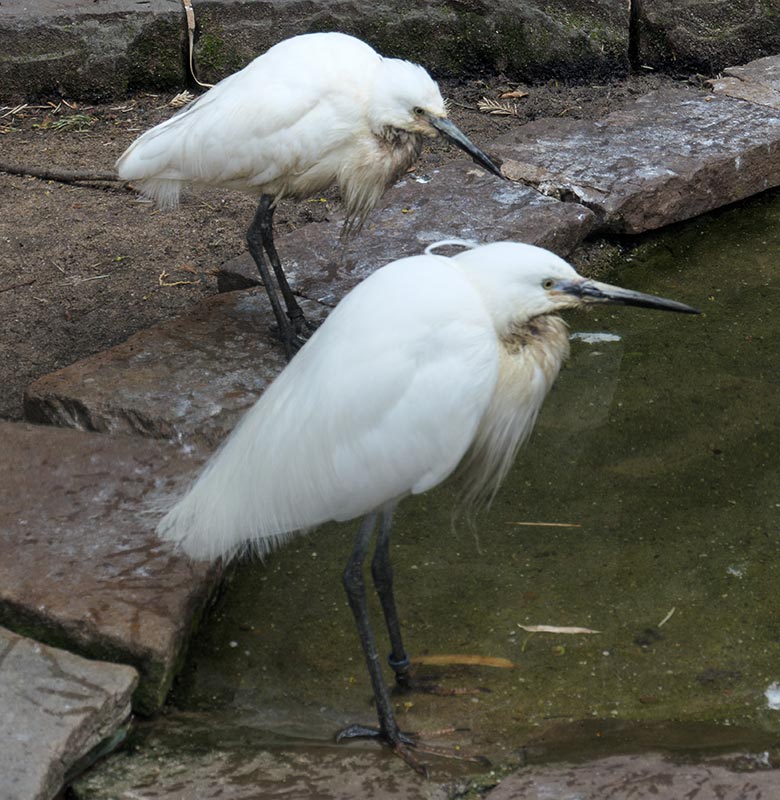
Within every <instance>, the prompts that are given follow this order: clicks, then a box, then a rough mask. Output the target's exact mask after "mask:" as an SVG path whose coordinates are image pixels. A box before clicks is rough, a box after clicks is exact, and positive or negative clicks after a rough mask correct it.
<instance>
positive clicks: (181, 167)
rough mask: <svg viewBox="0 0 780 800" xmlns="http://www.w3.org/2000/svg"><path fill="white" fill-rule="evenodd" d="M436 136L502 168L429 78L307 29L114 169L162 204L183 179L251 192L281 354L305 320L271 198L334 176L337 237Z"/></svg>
mask: <svg viewBox="0 0 780 800" xmlns="http://www.w3.org/2000/svg"><path fill="white" fill-rule="evenodd" d="M439 134H441V135H443V136H445V137H446V138H447V139H449V140H450V141H451V142H453V143H454V144H456V145H457V146H458V147H460V148H461V149H463V150H465V151H466V152H467V153H468V154H469V155H471V156H472V158H474V160H475V161H477V162H478V163H479V164H481V165H482V166H483V167H485V168H486V169H488V170H489V171H490V172H493V173H494V174H496V175H498V176H501V171H500V169H499V167H498V166H497V165H496V164H495V163H494V162H493V161H492V160H491V159H490V158H489V157H488V156H487V155H485V153H483V152H482V151H481V150H480V149H479V148H477V147H476V146H475V145H474V144H472V143H471V141H469V139H468V138H467V137H466V136H465V135H464V134H463V133H462V132H461V131H460V130H459V129H458V128H457V127H456V126H455V125H454V124H453V123H452V122H451V121H450V120H449V119H447V110H446V107H445V104H444V100H443V99H442V96H441V93H440V92H439V87H438V86H437V85H436V83H435V82H434V81H433V79H432V78H431V77H430V76H429V75H428V73H427V72H426V71H425V70H424V69H423V68H422V67H420V66H417V65H416V64H411V63H410V62H408V61H401V60H400V59H396V58H383V57H382V56H380V55H379V54H378V53H376V52H375V51H374V50H372V49H371V47H369V46H368V45H367V44H365V43H364V42H361V41H360V40H359V39H355V38H354V37H352V36H347V35H345V34H342V33H312V34H306V35H303V36H295V37H293V38H292V39H287V40H285V41H283V42H280V43H279V44H277V45H275V46H274V47H272V48H271V49H270V50H268V51H267V52H266V53H264V54H263V55H261V56H259V57H258V58H256V59H255V60H254V61H252V62H251V63H250V64H249V65H248V66H246V67H244V69H242V70H240V71H239V72H236V73H234V74H233V75H230V76H229V77H227V78H225V79H224V80H223V81H221V82H220V83H218V84H217V85H216V86H215V87H214V88H213V89H210V90H209V91H208V92H206V93H205V94H204V95H203V96H202V97H200V98H199V99H198V100H197V101H195V102H194V103H192V104H191V105H189V106H187V107H186V108H185V109H184V110H183V111H181V112H180V113H179V114H176V115H175V116H173V117H171V118H170V119H169V120H166V121H165V122H162V123H160V124H159V125H157V126H156V127H154V128H152V129H151V130H149V131H147V132H146V133H144V134H143V135H142V136H140V137H139V138H138V139H137V140H136V141H135V142H134V143H133V144H132V145H130V147H129V148H128V149H127V150H126V151H125V152H124V154H123V155H122V156H121V157H120V158H119V160H118V161H117V164H116V168H117V172H118V174H119V177H120V178H122V179H123V180H126V181H132V182H133V183H134V184H136V185H137V186H138V188H139V189H140V190H141V192H142V193H143V194H145V195H147V196H148V197H151V198H153V199H154V200H155V201H157V203H158V204H159V205H160V206H161V207H163V208H172V207H174V206H176V205H177V203H178V201H179V194H180V192H181V189H182V186H183V185H185V184H188V183H192V184H211V185H214V186H222V187H227V188H230V189H239V190H241V191H244V192H248V193H250V194H252V195H255V196H257V197H259V198H260V201H259V205H258V207H257V212H256V213H255V217H254V220H253V222H252V224H251V226H250V227H249V230H248V231H247V244H248V247H249V252H250V253H251V254H252V257H253V258H254V260H255V263H256V264H257V267H258V269H259V271H260V276H261V278H262V281H263V283H264V285H265V287H266V291H267V292H268V297H269V299H270V302H271V306H272V309H273V312H274V316H275V318H276V322H277V325H278V326H279V333H280V335H281V337H282V341H283V343H284V346H285V350H286V352H287V356H288V358H289V357H290V356H291V355H292V353H293V352H294V350H295V349H296V348H297V347H299V346H300V343H301V339H300V334H301V333H302V332H303V330H304V326H305V325H306V321H305V320H304V317H303V312H302V311H301V308H300V306H299V305H298V302H297V301H296V299H295V296H294V295H293V292H292V290H291V288H290V286H289V284H288V283H287V279H286V277H285V274H284V271H283V269H282V265H281V262H280V260H279V256H278V254H277V252H276V248H275V246H274V241H273V229H272V221H273V213H274V209H275V207H276V204H277V203H278V201H279V200H281V199H282V198H284V197H292V198H297V199H303V198H306V197H309V196H310V195H312V194H314V193H316V192H321V191H323V190H324V189H326V188H327V187H329V186H330V185H332V184H334V183H336V184H338V186H339V187H340V189H341V195H342V199H343V202H344V207H345V210H346V222H345V225H344V231H343V235H344V237H346V236H348V235H349V234H350V232H353V231H357V230H359V228H360V227H361V225H362V224H363V222H364V220H365V218H366V216H367V215H368V213H369V212H370V211H371V209H372V208H373V207H374V206H375V205H376V203H377V202H378V201H379V198H380V197H381V196H382V194H383V193H384V191H385V189H387V188H388V187H389V186H391V185H392V184H393V183H394V182H395V181H396V180H397V179H398V178H399V177H400V176H401V175H402V174H403V173H404V172H406V170H407V169H408V168H409V167H410V166H411V165H412V164H413V163H414V162H415V161H416V160H417V157H418V156H419V154H420V150H421V148H422V142H423V138H424V137H435V136H438V135H439ZM264 253H265V254H264ZM266 256H267V258H268V261H270V264H271V267H272V268H273V271H274V273H275V275H276V280H277V282H278V284H279V288H280V290H281V293H282V296H283V299H284V302H285V305H286V307H287V316H285V314H284V312H283V310H282V306H281V303H280V301H279V298H278V296H277V294H276V291H275V289H274V286H273V281H272V278H271V275H270V272H269V269H268V265H267V263H266Z"/></svg>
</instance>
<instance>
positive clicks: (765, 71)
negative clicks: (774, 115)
mask: <svg viewBox="0 0 780 800" xmlns="http://www.w3.org/2000/svg"><path fill="white" fill-rule="evenodd" d="M710 84H711V86H712V89H713V91H714V92H715V93H716V94H723V95H728V96H729V97H736V98H738V99H739V100H747V101H748V102H750V103H756V104H757V105H762V106H768V107H769V108H772V109H775V110H776V111H777V110H780V57H778V56H768V57H767V58H759V59H757V60H756V61H751V62H750V63H749V64H744V65H743V66H740V67H729V68H728V69H725V70H723V74H722V75H719V76H718V77H717V78H714V79H713V80H712V81H710Z"/></svg>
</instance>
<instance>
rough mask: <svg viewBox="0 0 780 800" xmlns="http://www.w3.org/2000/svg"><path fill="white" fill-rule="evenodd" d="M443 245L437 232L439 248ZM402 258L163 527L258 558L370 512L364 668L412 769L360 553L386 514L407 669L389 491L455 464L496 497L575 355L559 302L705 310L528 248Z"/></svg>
mask: <svg viewBox="0 0 780 800" xmlns="http://www.w3.org/2000/svg"><path fill="white" fill-rule="evenodd" d="M432 247H433V246H432ZM432 247H429V248H428V250H427V251H426V254H425V255H420V256H413V257H411V258H403V259H400V260H398V261H394V262H392V263H391V264H388V265H387V266H385V267H383V268H381V269H379V270H377V272H375V273H374V274H373V275H371V276H370V277H369V278H367V279H366V280H365V281H363V283H361V284H359V285H358V286H357V287H355V288H354V289H353V290H352V291H351V292H350V293H349V294H348V295H347V296H346V297H345V298H344V299H343V300H342V301H341V303H339V305H338V306H337V307H336V308H335V309H334V310H333V312H332V313H331V314H330V316H329V317H328V318H327V319H326V320H325V322H324V323H323V325H322V326H321V327H320V328H319V330H317V331H316V332H315V333H314V334H313V336H312V337H311V338H310V339H309V341H308V342H307V343H306V344H305V345H304V346H303V347H302V348H301V350H300V351H299V352H298V353H297V355H296V356H295V358H293V360H292V361H291V362H290V364H289V365H288V366H287V367H286V368H285V369H284V370H283V371H282V373H281V374H280V375H279V376H278V377H277V378H276V380H275V381H274V382H273V383H272V384H271V385H270V386H269V387H268V389H267V390H266V392H265V394H263V396H262V397H261V398H260V399H259V400H258V401H257V403H256V404H255V405H254V407H253V408H252V409H250V411H249V412H248V413H247V414H246V416H245V417H244V418H243V419H242V420H241V422H240V423H239V424H238V425H237V426H236V428H235V430H234V431H233V432H232V433H231V434H230V436H229V437H228V438H227V440H226V441H225V442H224V444H223V445H222V447H221V448H220V449H219V450H218V451H217V452H216V453H215V454H214V456H213V457H212V459H211V461H210V462H209V463H208V464H207V466H206V467H205V469H204V471H203V472H202V473H201V475H200V476H199V477H198V478H197V480H196V481H195V482H194V484H193V485H192V487H191V488H190V489H189V492H188V493H187V494H186V495H185V496H184V497H183V498H182V499H181V500H180V501H179V502H178V504H177V505H175V506H174V507H173V508H172V509H171V510H170V511H169V512H168V513H167V515H166V516H165V517H163V519H162V520H161V522H160V524H159V527H158V533H159V535H160V536H161V537H162V538H163V539H166V540H169V541H172V542H175V543H176V544H177V545H178V546H179V547H181V548H182V549H183V550H184V551H185V552H186V553H187V554H188V555H190V556H191V557H193V558H196V559H214V558H217V557H219V556H222V557H230V556H231V555H233V554H234V553H236V552H237V551H238V550H240V549H242V548H244V547H246V546H249V547H252V548H253V549H254V550H256V551H257V552H259V553H260V554H261V555H262V554H263V553H266V552H268V551H269V550H270V549H271V548H273V547H275V546H277V545H279V544H281V543H282V542H283V541H285V540H286V539H287V538H288V537H289V536H291V535H292V534H293V533H295V532H296V531H302V530H306V529H308V528H312V527H315V526H317V525H320V524H321V523H324V522H327V521H330V520H337V521H344V520H351V519H353V518H356V517H362V518H363V521H362V523H361V525H360V531H359V534H358V537H357V540H356V542H355V547H354V550H353V552H352V555H351V557H350V559H349V562H348V564H347V568H346V570H345V572H344V576H343V579H344V585H345V588H346V591H347V597H348V599H349V604H350V607H351V609H352V612H353V614H354V617H355V620H356V623H357V627H358V632H359V635H360V641H361V643H362V646H363V650H364V653H365V656H366V661H367V664H368V670H369V673H370V675H371V681H372V685H373V691H374V695H375V698H376V706H377V712H378V717H379V728H378V730H374V729H370V728H366V727H364V726H353V727H351V728H348V729H347V730H346V731H343V732H342V733H341V734H340V735H341V736H365V735H375V736H379V737H380V738H381V739H383V740H384V741H385V742H387V743H388V744H390V745H391V746H392V747H393V748H394V749H395V750H396V752H398V753H399V754H400V755H402V756H403V757H404V758H405V759H406V760H407V761H409V762H410V763H412V764H413V765H414V766H417V763H416V760H415V758H414V756H413V755H412V754H411V753H410V751H409V746H410V740H409V739H408V737H405V736H404V734H402V733H401V732H400V731H399V729H398V725H397V723H396V720H395V717H394V715H393V710H392V706H391V703H390V700H389V697H388V692H387V689H386V687H385V684H384V681H383V679H382V670H381V667H380V662H379V656H378V653H377V647H376V643H375V640H374V636H373V634H372V631H371V627H370V624H369V618H368V612H367V608H366V595H365V587H364V582H363V576H362V568H363V562H364V560H365V557H366V554H367V552H368V548H369V544H370V540H371V537H372V534H373V530H374V527H375V523H376V520H377V517H380V516H381V518H382V522H381V525H380V531H379V535H378V540H377V545H376V550H375V554H374V556H373V561H372V574H373V579H374V584H375V586H376V589H377V592H378V595H379V598H380V601H381V605H382V608H383V611H384V616H385V621H386V624H387V629H388V632H389V637H390V645H391V654H390V659H389V660H390V665H391V666H392V668H393V670H394V671H395V673H396V679H397V681H398V683H399V684H400V685H406V684H407V683H408V680H409V659H408V657H407V655H406V651H405V649H404V646H403V643H402V638H401V631H400V626H399V623H398V616H397V614H396V608H395V601H394V599H393V588H392V572H391V567H390V557H389V541H390V530H391V525H392V515H393V511H394V509H395V507H396V504H397V503H398V502H399V500H401V499H402V498H404V497H405V496H407V495H409V494H419V493H420V492H425V491H427V490H428V489H431V488H433V487H434V486H436V485H437V484H439V483H441V482H442V481H443V480H445V479H446V478H447V477H448V476H449V475H451V474H452V473H453V472H454V471H455V470H456V469H458V470H459V472H460V474H461V476H462V480H463V490H464V492H465V499H466V500H467V501H478V500H480V499H484V498H489V497H490V496H492V494H493V493H494V492H495V491H496V489H497V488H498V486H499V484H500V483H501V481H502V479H503V478H504V476H505V475H506V473H507V471H508V469H509V468H510V466H511V464H512V462H513V460H514V457H515V454H516V453H517V450H518V448H519V447H520V445H521V444H522V442H523V441H524V440H525V438H526V437H527V436H528V435H529V433H530V432H531V428H532V427H533V424H534V421H535V419H536V416H537V414H538V413H539V409H540V408H541V406H542V402H543V401H544V398H545V395H546V394H547V392H548V390H549V389H550V387H551V386H552V383H553V381H554V380H555V377H556V375H557V374H558V370H559V369H560V367H561V364H562V362H563V360H564V359H565V357H566V355H567V353H568V349H569V347H568V335H567V328H566V324H565V323H564V322H563V320H562V319H561V318H560V317H559V316H557V314H556V312H558V311H562V310H564V309H567V308H574V307H577V306H584V305H590V304H599V303H616V304H622V305H632V306H644V307H647V308H658V309H664V310H667V311H681V312H686V313H697V312H696V311H695V309H693V308H691V307H689V306H686V305H683V304H681V303H677V302H674V301H672V300H665V299H663V298H659V297H654V296H652V295H647V294H642V293H639V292H633V291H629V290H627V289H620V288H618V287H615V286H610V285H608V284H605V283H599V282H598V281H594V280H589V279H587V278H583V277H581V276H580V275H578V274H577V272H575V271H574V269H573V268H572V267H571V266H569V264H568V263H566V262H565V261H564V260H563V259H561V258H559V257H558V256H556V255H554V254H553V253H550V252H548V251H547V250H543V249H541V248H538V247H533V246H531V245H525V244H517V243H513V242H500V243H494V244H489V245H485V246H482V247H475V248H474V249H468V250H465V251H463V252H460V253H458V254H457V255H455V256H453V257H445V256H442V255H436V254H433V253H432V252H431V251H432Z"/></svg>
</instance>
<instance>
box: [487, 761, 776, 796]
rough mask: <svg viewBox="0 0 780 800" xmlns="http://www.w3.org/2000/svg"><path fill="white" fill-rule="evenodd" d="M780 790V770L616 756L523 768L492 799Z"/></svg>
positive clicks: (741, 793)
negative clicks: (585, 761) (730, 767)
mask: <svg viewBox="0 0 780 800" xmlns="http://www.w3.org/2000/svg"><path fill="white" fill-rule="evenodd" d="M779 792H780V771H778V770H776V769H768V768H766V765H765V767H764V769H763V770H759V771H751V772H745V771H733V770H731V769H728V767H726V766H722V765H720V764H712V763H703V764H685V763H679V762H675V761H672V760H670V759H668V758H665V757H664V756H662V755H660V754H655V753H647V754H642V755H629V756H615V757H612V758H604V759H601V760H599V761H592V762H589V763H587V764H576V765H574V764H570V765H565V766H564V765H560V764H554V765H550V766H549V767H533V768H531V769H528V770H521V771H519V772H517V773H515V774H514V775H510V776H509V777H508V778H506V779H505V780H503V781H502V782H501V783H500V784H499V786H498V787H497V788H496V789H494V790H493V791H492V792H490V793H489V794H488V795H487V796H486V800H549V798H555V800H603V798H611V800H651V799H652V800H656V799H657V798H670V800H671V798H683V797H684V798H689V797H690V798H694V797H695V798H696V800H767V798H771V797H776V796H777V795H778V793H779Z"/></svg>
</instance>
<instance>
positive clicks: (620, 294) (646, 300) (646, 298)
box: [565, 280, 700, 314]
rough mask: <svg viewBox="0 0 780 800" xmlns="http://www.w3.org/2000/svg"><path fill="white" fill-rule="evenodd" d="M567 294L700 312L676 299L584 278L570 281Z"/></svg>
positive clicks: (595, 299)
mask: <svg viewBox="0 0 780 800" xmlns="http://www.w3.org/2000/svg"><path fill="white" fill-rule="evenodd" d="M565 291H567V292H568V293H569V294H573V295H575V296H577V297H581V298H582V299H583V301H585V302H586V303H612V304H614V305H621V306H640V307H641V308H657V309H660V310H661V311H678V312H679V313H681V314H699V313H700V312H699V311H698V310H697V309H695V308H691V306H686V305H685V304H684V303H678V302H677V301H676V300H667V299H666V298H665V297H656V296H655V295H654V294H644V293H643V292H634V291H632V290H631V289H621V288H620V287H619V286H611V285H610V284H608V283H599V282H598V281H591V280H584V281H578V282H576V283H575V282H572V283H570V284H568V285H567V286H566V288H565Z"/></svg>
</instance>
